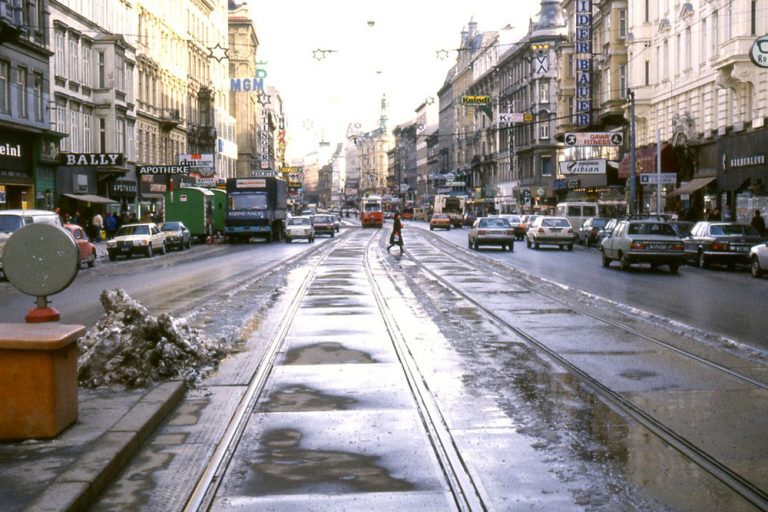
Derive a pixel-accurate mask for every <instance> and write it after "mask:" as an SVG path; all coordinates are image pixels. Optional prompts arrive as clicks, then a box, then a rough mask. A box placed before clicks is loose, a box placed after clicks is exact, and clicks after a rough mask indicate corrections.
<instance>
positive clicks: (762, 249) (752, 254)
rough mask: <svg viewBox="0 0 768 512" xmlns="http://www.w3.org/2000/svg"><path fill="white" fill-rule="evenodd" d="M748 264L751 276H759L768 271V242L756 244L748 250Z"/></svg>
mask: <svg viewBox="0 0 768 512" xmlns="http://www.w3.org/2000/svg"><path fill="white" fill-rule="evenodd" d="M749 266H750V268H751V269H752V276H753V277H760V276H762V275H763V274H765V273H767V272H768V242H763V243H762V244H757V245H755V246H753V247H752V248H751V249H750V250H749Z"/></svg>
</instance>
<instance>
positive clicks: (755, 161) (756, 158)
mask: <svg viewBox="0 0 768 512" xmlns="http://www.w3.org/2000/svg"><path fill="white" fill-rule="evenodd" d="M766 44H768V43H766ZM765 161H766V160H765V153H758V154H755V155H747V156H738V157H734V158H731V159H730V162H729V164H730V167H731V168H732V169H734V168H737V167H752V166H754V165H765Z"/></svg>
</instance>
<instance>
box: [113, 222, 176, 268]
mask: <svg viewBox="0 0 768 512" xmlns="http://www.w3.org/2000/svg"><path fill="white" fill-rule="evenodd" d="M155 252H159V253H161V254H165V253H166V245H165V233H163V232H162V231H160V227H159V226H158V225H157V224H155V223H154V222H142V223H137V224H125V225H123V226H121V227H120V229H118V230H117V232H116V233H115V236H114V238H112V239H111V240H107V253H108V254H109V261H115V260H116V259H117V257H118V256H125V257H127V258H130V257H131V256H132V255H134V254H143V255H144V256H146V257H147V258H151V257H152V256H153V255H154V254H155Z"/></svg>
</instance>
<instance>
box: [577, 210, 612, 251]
mask: <svg viewBox="0 0 768 512" xmlns="http://www.w3.org/2000/svg"><path fill="white" fill-rule="evenodd" d="M609 220H611V219H609V218H607V217H589V218H588V219H587V220H585V221H584V223H583V224H582V225H581V226H580V227H579V229H578V230H577V231H576V241H577V242H578V243H580V244H581V245H586V246H587V247H589V246H590V245H593V244H597V235H598V233H599V232H600V230H601V229H603V228H604V227H605V225H606V224H608V221H609Z"/></svg>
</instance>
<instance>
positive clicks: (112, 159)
mask: <svg viewBox="0 0 768 512" xmlns="http://www.w3.org/2000/svg"><path fill="white" fill-rule="evenodd" d="M61 158H62V161H63V163H64V165H80V166H88V167H107V166H112V167H114V166H121V165H123V154H122V153H62V155H61Z"/></svg>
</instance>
